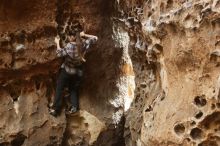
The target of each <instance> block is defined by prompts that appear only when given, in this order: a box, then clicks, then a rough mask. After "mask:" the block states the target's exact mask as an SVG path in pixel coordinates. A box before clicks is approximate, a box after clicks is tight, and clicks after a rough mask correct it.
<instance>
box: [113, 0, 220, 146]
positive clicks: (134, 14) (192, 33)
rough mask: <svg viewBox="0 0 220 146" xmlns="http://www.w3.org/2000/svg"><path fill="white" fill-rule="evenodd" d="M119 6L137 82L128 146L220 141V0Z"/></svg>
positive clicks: (170, 0)
mask: <svg viewBox="0 0 220 146" xmlns="http://www.w3.org/2000/svg"><path fill="white" fill-rule="evenodd" d="M118 10H119V18H118V19H117V21H119V22H120V23H123V24H124V25H125V27H127V28H128V32H129V36H130V40H131V41H130V43H129V52H130V53H129V55H130V56H131V59H132V63H133V67H134V72H135V83H136V89H135V99H134V101H133V103H132V106H131V108H130V109H129V111H128V112H127V114H126V124H125V133H124V136H125V142H126V145H130V146H133V145H138V146H141V145H143V146H154V145H158V146H168V145H169V146H176V145H184V146H187V145H199V146H211V145H213V146H217V145H220V141H219V124H220V123H219V120H220V119H219V116H218V113H219V110H220V109H219V106H218V105H219V76H220V66H219V54H218V53H217V52H219V51H220V46H219V35H220V29H219V28H220V27H219V26H220V21H219V20H220V13H219V12H220V11H219V10H220V1H218V0H214V1H209V0H207V1H206V0H196V1H191V0H188V1H185V0H181V1H177V0H165V1H156V0H149V1H119V8H118Z"/></svg>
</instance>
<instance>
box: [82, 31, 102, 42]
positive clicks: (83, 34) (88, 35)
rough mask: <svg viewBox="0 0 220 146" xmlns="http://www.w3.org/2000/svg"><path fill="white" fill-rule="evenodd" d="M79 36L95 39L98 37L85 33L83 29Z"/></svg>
mask: <svg viewBox="0 0 220 146" xmlns="http://www.w3.org/2000/svg"><path fill="white" fill-rule="evenodd" d="M80 36H81V37H85V38H93V39H95V40H96V41H97V40H98V37H97V36H94V35H90V34H85V33H84V31H82V32H80Z"/></svg>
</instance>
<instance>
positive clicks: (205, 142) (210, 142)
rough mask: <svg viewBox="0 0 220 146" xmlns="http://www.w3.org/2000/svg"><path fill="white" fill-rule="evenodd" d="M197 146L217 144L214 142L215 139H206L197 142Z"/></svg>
mask: <svg viewBox="0 0 220 146" xmlns="http://www.w3.org/2000/svg"><path fill="white" fill-rule="evenodd" d="M198 146H219V145H218V144H217V143H216V141H210V140H206V141H203V142H202V143H200V144H198Z"/></svg>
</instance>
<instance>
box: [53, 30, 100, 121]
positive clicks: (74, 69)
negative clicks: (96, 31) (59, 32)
mask: <svg viewBox="0 0 220 146" xmlns="http://www.w3.org/2000/svg"><path fill="white" fill-rule="evenodd" d="M97 40H98V37H97V36H94V35H88V34H85V33H84V31H82V32H79V31H78V30H75V31H71V32H69V34H68V41H69V43H67V45H66V46H65V47H64V48H61V47H60V44H59V42H60V39H59V38H57V37H56V38H55V43H56V45H57V51H56V53H57V56H58V57H64V62H63V64H62V65H61V68H60V72H59V76H58V80H57V86H56V93H55V98H54V102H53V106H52V108H50V111H49V113H50V114H51V115H53V116H55V117H56V116H58V115H59V114H60V112H61V105H62V92H63V90H64V88H65V87H68V90H69V92H70V101H71V107H70V109H69V113H70V114H71V113H75V112H77V111H78V109H79V105H78V90H79V85H80V81H81V78H82V75H83V70H82V65H83V63H84V62H85V61H86V60H85V59H84V56H85V53H86V52H87V50H88V49H89V47H90V45H91V44H94V43H95V42H96V41H97Z"/></svg>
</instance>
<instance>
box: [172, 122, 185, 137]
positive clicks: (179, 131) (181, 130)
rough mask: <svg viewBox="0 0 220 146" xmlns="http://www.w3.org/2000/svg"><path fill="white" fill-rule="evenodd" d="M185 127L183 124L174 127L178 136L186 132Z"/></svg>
mask: <svg viewBox="0 0 220 146" xmlns="http://www.w3.org/2000/svg"><path fill="white" fill-rule="evenodd" d="M185 129H186V128H185V126H184V125H183V124H182V123H181V124H177V125H175V126H174V131H175V133H176V134H177V135H181V134H183V133H184V132H185Z"/></svg>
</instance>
